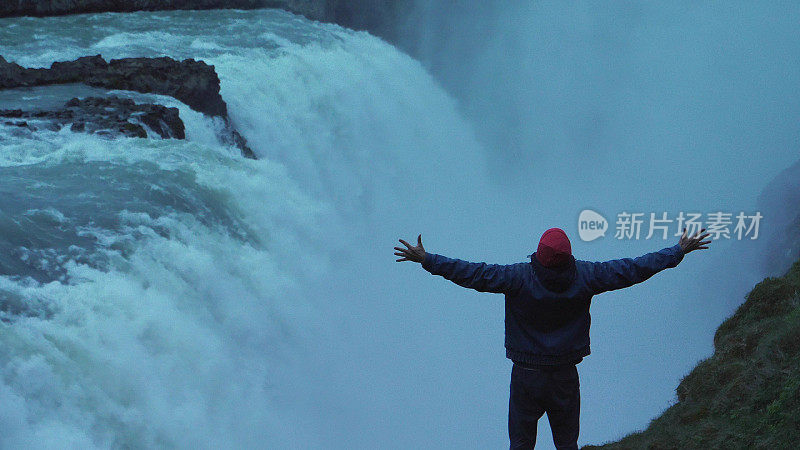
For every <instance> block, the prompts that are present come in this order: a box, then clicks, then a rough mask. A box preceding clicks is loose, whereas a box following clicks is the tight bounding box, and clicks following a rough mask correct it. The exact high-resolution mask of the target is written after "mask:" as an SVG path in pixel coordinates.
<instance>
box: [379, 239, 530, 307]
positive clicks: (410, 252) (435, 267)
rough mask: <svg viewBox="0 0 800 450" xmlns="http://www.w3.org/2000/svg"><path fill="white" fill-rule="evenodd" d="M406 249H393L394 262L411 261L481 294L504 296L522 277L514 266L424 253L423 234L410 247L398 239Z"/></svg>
mask: <svg viewBox="0 0 800 450" xmlns="http://www.w3.org/2000/svg"><path fill="white" fill-rule="evenodd" d="M400 243H402V244H403V245H405V246H406V248H401V247H395V248H394V249H395V250H396V251H395V255H396V256H399V257H400V258H398V259H397V262H402V261H413V262H418V263H421V264H422V267H423V268H424V269H425V270H427V271H428V272H430V273H432V274H434V275H440V276H442V277H444V278H445V279H447V280H450V281H452V282H453V283H456V284H457V285H459V286H463V287H466V288H470V289H475V290H476V291H480V292H494V293H503V292H508V291H510V290H513V289H515V288H516V287H518V284H519V283H520V280H521V277H520V276H518V275H517V273H518V271H519V268H518V267H517V265H513V264H512V265H499V264H486V263H471V262H467V261H462V260H460V259H453V258H448V257H446V256H442V255H437V254H434V253H427V252H426V251H425V248H424V247H423V246H422V235H419V236H418V237H417V246H416V247H414V246H411V245H409V243H408V242H406V241H404V240H402V239H400Z"/></svg>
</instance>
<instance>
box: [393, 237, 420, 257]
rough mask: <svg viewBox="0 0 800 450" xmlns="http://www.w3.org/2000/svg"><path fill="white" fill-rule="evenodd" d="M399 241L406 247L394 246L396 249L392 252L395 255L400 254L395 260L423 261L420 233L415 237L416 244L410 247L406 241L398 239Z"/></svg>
mask: <svg viewBox="0 0 800 450" xmlns="http://www.w3.org/2000/svg"><path fill="white" fill-rule="evenodd" d="M400 243H402V244H403V245H405V246H406V247H407V248H400V247H395V248H394V249H395V250H397V251H396V252H394V254H395V256H400V257H401V258H398V259H397V262H402V261H414V262H418V263H420V264H421V263H422V262H423V261H425V248H424V247H422V235H421V234H420V235H419V236H418V237H417V246H416V247H412V246H411V245H409V244H408V242H406V241H404V240H402V239H400Z"/></svg>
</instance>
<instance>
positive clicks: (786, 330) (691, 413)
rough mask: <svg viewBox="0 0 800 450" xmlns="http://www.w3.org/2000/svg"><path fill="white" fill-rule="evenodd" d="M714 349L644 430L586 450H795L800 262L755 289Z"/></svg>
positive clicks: (799, 428)
mask: <svg viewBox="0 0 800 450" xmlns="http://www.w3.org/2000/svg"><path fill="white" fill-rule="evenodd" d="M714 349H715V351H714V354H713V355H712V356H711V357H710V358H708V359H706V360H704V361H702V362H700V363H699V364H698V365H697V367H695V368H694V369H693V370H692V371H691V372H690V373H689V374H688V375H686V376H685V377H684V378H683V380H681V383H680V384H679V385H678V389H677V393H678V402H677V403H676V404H675V405H673V406H671V407H670V408H668V409H667V410H666V411H664V413H663V414H662V415H661V416H660V417H658V418H656V419H654V420H653V421H652V422H650V425H649V426H648V427H647V429H645V430H644V431H641V432H638V433H634V434H631V435H629V436H626V437H625V438H623V439H622V440H620V441H618V442H613V443H608V444H605V445H603V446H586V447H583V448H584V449H600V448H602V449H609V450H610V449H717V448H719V449H726V448H731V449H734V448H759V449H760V448H770V449H797V448H800V261H797V262H795V263H794V265H793V266H792V268H791V269H790V270H789V272H787V273H786V275H784V276H783V277H781V278H767V279H765V280H764V281H762V282H761V283H759V284H758V285H756V287H755V288H754V289H753V290H752V291H751V292H750V293H749V294H748V295H747V300H746V301H745V302H744V304H742V306H740V307H739V309H738V310H737V311H736V313H735V314H734V315H733V316H732V317H730V318H729V319H728V320H726V321H725V322H723V324H722V325H721V326H720V327H719V329H718V330H717V333H716V335H715V336H714Z"/></svg>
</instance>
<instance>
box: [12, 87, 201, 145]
mask: <svg viewBox="0 0 800 450" xmlns="http://www.w3.org/2000/svg"><path fill="white" fill-rule="evenodd" d="M0 123H2V124H3V125H6V126H14V127H19V128H24V129H28V130H30V131H38V130H41V129H46V130H51V131H58V130H60V129H62V128H64V127H67V126H68V127H69V128H70V130H72V131H74V132H84V133H90V134H100V135H105V136H108V137H119V136H126V137H140V138H146V137H148V136H151V137H158V138H161V139H185V138H186V134H185V128H184V124H183V121H181V119H180V116H179V115H178V108H168V107H166V106H162V105H154V104H150V103H145V104H137V103H135V102H134V101H133V100H130V99H124V98H119V97H87V98H84V99H78V98H73V99H72V100H70V101H68V102H67V103H66V104H65V105H64V107H63V108H60V109H55V110H50V109H48V110H31V111H23V110H20V109H12V110H0ZM148 130H150V131H151V133H149V134H148Z"/></svg>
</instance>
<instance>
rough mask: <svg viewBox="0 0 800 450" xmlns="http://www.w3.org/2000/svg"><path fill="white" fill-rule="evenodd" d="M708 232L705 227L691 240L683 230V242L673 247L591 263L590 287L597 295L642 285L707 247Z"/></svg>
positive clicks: (681, 239)
mask: <svg viewBox="0 0 800 450" xmlns="http://www.w3.org/2000/svg"><path fill="white" fill-rule="evenodd" d="M705 231H706V230H705V228H704V229H702V230H700V231H698V232H697V233H696V234H695V235H694V236H691V237H689V236H688V235H687V234H686V229H685V228H684V230H683V235H682V236H681V238H680V240H679V241H678V243H677V244H676V245H674V246H672V247H667V248H664V249H661V250H659V251H657V252H653V253H648V254H646V255H642V256H640V257H638V258H633V259H631V258H623V259H617V260H613V261H606V262H598V263H592V266H591V271H590V273H589V287H590V288H591V289H592V290H593V291H594V293H595V294H599V293H601V292H606V291H613V290H615V289H622V288H626V287H629V286H633V285H634V284H637V283H641V282H643V281H645V280H647V279H648V278H650V277H652V276H653V275H655V274H657V273H658V272H661V271H662V270H664V269H668V268H670V267H675V266H677V265H678V263H680V262H681V260H683V257H684V255H686V254H687V253H689V252H693V251H695V250H702V249H707V248H708V244H709V243H711V241H710V240H708V241H707V240H704V239H706V238H708V236H709V233H705Z"/></svg>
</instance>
